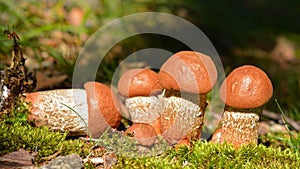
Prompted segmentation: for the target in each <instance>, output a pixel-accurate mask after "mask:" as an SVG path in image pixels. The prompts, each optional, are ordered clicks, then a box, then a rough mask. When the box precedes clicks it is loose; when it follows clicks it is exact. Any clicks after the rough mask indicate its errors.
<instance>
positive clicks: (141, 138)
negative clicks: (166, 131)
mask: <svg viewBox="0 0 300 169" xmlns="http://www.w3.org/2000/svg"><path fill="white" fill-rule="evenodd" d="M125 134H126V135H127V136H130V137H133V138H134V139H136V140H137V142H138V144H140V145H142V146H152V145H153V144H154V142H155V140H156V136H157V134H156V131H155V129H154V128H153V127H152V126H151V125H149V124H147V123H134V124H133V125H132V126H130V127H129V128H128V129H127V130H126V131H125Z"/></svg>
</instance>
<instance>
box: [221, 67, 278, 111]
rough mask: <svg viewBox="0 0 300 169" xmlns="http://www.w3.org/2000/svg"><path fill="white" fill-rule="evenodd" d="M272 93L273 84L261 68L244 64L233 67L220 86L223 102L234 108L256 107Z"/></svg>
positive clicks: (264, 101) (263, 102)
mask: <svg viewBox="0 0 300 169" xmlns="http://www.w3.org/2000/svg"><path fill="white" fill-rule="evenodd" d="M272 95H273V86H272V83H271V80H270V79H269V77H268V76H267V74H266V73H265V72H264V71H262V70H261V69H259V68H257V67H255V66H252V65H244V66H241V67H238V68H236V69H234V70H233V71H232V72H231V73H230V74H229V75H228V77H227V78H226V79H225V81H224V82H223V84H222V85H221V88H220V97H221V99H222V100H223V101H224V103H225V104H226V105H228V106H231V107H234V108H246V109H248V108H257V107H260V106H262V105H263V104H265V103H266V102H267V101H269V100H270V98H271V97H272Z"/></svg>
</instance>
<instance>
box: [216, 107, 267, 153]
mask: <svg viewBox="0 0 300 169" xmlns="http://www.w3.org/2000/svg"><path fill="white" fill-rule="evenodd" d="M253 110H256V111H257V110H258V111H261V108H257V109H253ZM253 110H252V112H249V111H247V109H244V110H234V109H232V110H225V111H224V114H223V120H222V140H223V141H225V142H228V143H232V144H233V145H234V146H235V147H236V148H238V147H239V146H241V145H243V144H249V143H254V144H257V138H258V127H259V115H258V113H256V112H253Z"/></svg>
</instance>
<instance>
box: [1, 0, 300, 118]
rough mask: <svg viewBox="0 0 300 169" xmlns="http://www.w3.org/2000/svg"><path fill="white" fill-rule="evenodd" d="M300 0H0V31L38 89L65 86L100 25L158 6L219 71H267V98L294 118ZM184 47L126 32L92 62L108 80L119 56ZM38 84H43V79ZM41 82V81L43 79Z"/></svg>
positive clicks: (297, 114)
mask: <svg viewBox="0 0 300 169" xmlns="http://www.w3.org/2000/svg"><path fill="white" fill-rule="evenodd" d="M299 9H300V1H295V0H286V1H280V0H272V1H271V0H265V1H261V0H253V1H246V0H240V1H228V0H227V1H216V0H210V1H197V0H172V1H171V0H158V1H153V0H131V1H129V0H99V1H96V0H87V1H83V0H61V1H58V0H51V1H50V0H41V1H38V0H27V1H23V0H9V1H7V0H0V10H1V13H0V23H1V25H0V27H1V30H5V29H7V26H10V29H12V30H14V31H15V32H17V33H18V35H19V36H20V38H21V45H22V46H23V49H24V54H25V55H26V56H27V57H28V60H27V66H28V67H29V69H30V70H36V71H37V73H38V77H37V78H38V81H40V82H39V84H38V88H37V89H38V90H45V89H51V88H67V87H70V86H71V79H72V72H73V65H74V62H75V61H76V58H77V56H78V54H79V52H80V50H81V47H82V46H83V45H84V43H85V42H86V41H87V40H88V38H89V37H90V36H91V35H92V34H93V33H94V32H95V31H97V30H98V29H99V28H100V27H101V26H103V25H105V24H106V23H108V22H110V21H112V20H114V19H117V18H119V17H122V16H125V15H128V14H133V13H137V12H146V11H155V12H164V13H170V14H174V15H177V16H179V17H182V18H184V19H186V20H188V21H190V22H191V23H193V24H195V25H196V26H198V27H199V28H200V29H201V30H202V31H203V32H204V33H205V34H206V35H207V36H208V38H209V39H210V40H211V41H212V43H213V45H214V46H215V48H216V50H217V51H218V53H219V55H220V57H221V60H222V62H223V66H224V68H225V72H226V74H228V73H229V72H230V71H231V70H232V69H234V68H235V67H238V66H241V65H244V64H253V65H256V66H258V67H260V68H262V69H263V70H264V71H266V72H267V74H268V75H269V76H270V77H271V80H272V82H273V85H274V97H273V98H272V100H271V101H270V102H269V103H268V104H267V106H266V107H267V109H269V110H272V111H275V112H278V109H277V107H276V104H275V102H274V99H275V98H276V99H278V101H279V103H280V104H281V106H282V107H283V108H284V110H285V112H286V113H287V114H288V116H289V117H292V118H294V119H295V120H300V62H299V61H300V22H299V16H300V12H299ZM0 44H1V45H0V59H1V61H0V69H3V68H4V66H5V65H9V63H10V59H11V55H10V50H11V46H12V41H9V40H7V37H6V36H5V35H4V34H2V36H0ZM150 47H151V48H154V47H156V48H161V49H166V50H168V51H170V52H177V51H180V50H186V46H184V45H183V44H181V43H179V42H178V41H176V40H174V39H171V38H168V37H164V36H160V35H151V34H149V35H140V36H134V37H131V38H128V39H125V40H123V41H121V42H120V43H118V44H116V45H115V47H114V48H112V49H111V50H110V52H109V53H108V54H107V56H105V60H104V61H103V62H102V63H101V65H100V67H99V72H98V76H97V80H98V81H101V82H105V83H109V82H110V79H111V76H112V74H113V72H114V69H115V68H116V67H117V66H118V64H119V63H120V62H121V61H122V59H123V58H125V57H126V56H128V55H130V54H131V53H133V52H135V51H137V50H140V49H144V48H150ZM43 82H44V83H43ZM45 82H46V84H45Z"/></svg>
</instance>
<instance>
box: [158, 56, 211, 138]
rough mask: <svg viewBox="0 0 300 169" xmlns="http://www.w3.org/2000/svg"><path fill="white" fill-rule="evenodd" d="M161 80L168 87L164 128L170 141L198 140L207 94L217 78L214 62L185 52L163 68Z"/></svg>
mask: <svg viewBox="0 0 300 169" xmlns="http://www.w3.org/2000/svg"><path fill="white" fill-rule="evenodd" d="M158 75H159V81H160V83H161V85H162V86H163V88H164V89H165V90H166V98H165V99H164V102H163V103H164V111H163V113H162V117H161V127H162V133H163V136H164V138H165V139H166V140H167V141H168V142H169V143H170V144H175V143H176V142H177V141H179V140H181V139H184V138H186V137H187V138H188V139H189V140H198V139H199V138H200V137H201V130H202V124H203V118H204V112H205V108H206V105H207V103H206V94H207V93H208V92H209V91H210V90H211V89H212V87H213V86H214V84H215V83H216V80H217V70H216V67H215V64H214V63H213V61H212V60H211V58H210V57H209V56H206V55H204V54H202V53H198V52H193V51H182V52H178V53H176V54H174V55H173V56H171V57H170V58H169V59H168V60H167V61H166V62H165V63H164V64H163V65H162V67H161V70H160V72H159V74H158Z"/></svg>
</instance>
